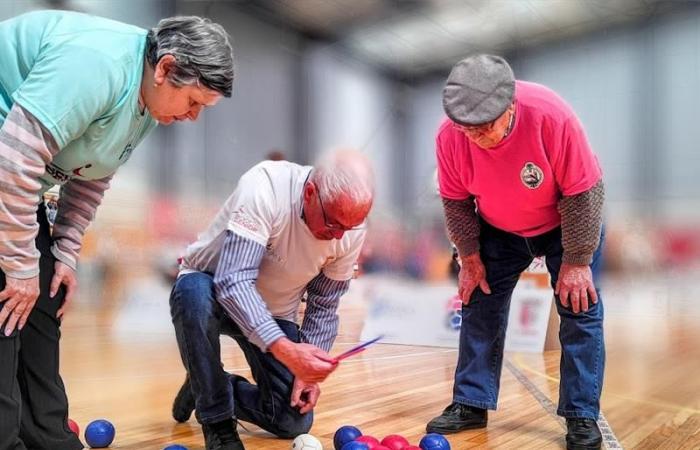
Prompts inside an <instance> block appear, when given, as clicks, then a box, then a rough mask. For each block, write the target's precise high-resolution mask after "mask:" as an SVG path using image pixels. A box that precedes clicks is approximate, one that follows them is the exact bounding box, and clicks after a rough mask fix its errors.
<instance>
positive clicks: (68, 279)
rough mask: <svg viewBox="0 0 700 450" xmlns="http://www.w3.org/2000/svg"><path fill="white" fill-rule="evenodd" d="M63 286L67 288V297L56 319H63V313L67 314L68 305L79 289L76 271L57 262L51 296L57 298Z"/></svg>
mask: <svg viewBox="0 0 700 450" xmlns="http://www.w3.org/2000/svg"><path fill="white" fill-rule="evenodd" d="M61 284H64V285H65V286H66V297H65V299H64V300H63V305H61V308H60V309H59V310H58V312H57V313H56V317H58V318H59V319H60V318H61V317H63V313H64V312H65V310H66V307H67V306H68V303H70V301H71V300H72V299H73V296H74V295H75V292H76V291H77V289H78V279H77V278H76V276H75V270H73V269H72V268H70V267H69V266H68V265H66V264H64V263H62V262H61V261H56V264H54V274H53V278H52V279H51V289H50V294H49V295H50V296H51V297H55V296H56V294H57V293H58V289H59V288H60V287H61Z"/></svg>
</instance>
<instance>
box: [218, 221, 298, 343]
mask: <svg viewBox="0 0 700 450" xmlns="http://www.w3.org/2000/svg"><path fill="white" fill-rule="evenodd" d="M264 252H265V247H264V246H262V245H261V244H259V243H258V242H255V241H254V240H252V239H248V238H245V237H243V236H240V235H238V234H236V233H234V232H232V231H230V230H227V231H226V238H225V240H224V245H223V248H222V249H221V256H220V257H219V264H218V266H217V268H216V273H215V274H214V289H215V292H216V299H217V301H218V302H219V303H220V304H221V306H222V307H223V308H224V310H225V311H226V313H227V314H228V315H229V316H230V317H231V318H232V319H233V321H234V322H236V325H238V327H239V328H240V329H241V331H242V332H243V335H244V336H245V337H246V338H248V340H249V341H250V342H252V343H253V344H255V345H257V346H258V347H260V349H261V350H262V351H267V348H268V347H269V346H270V344H272V343H273V342H275V341H276V340H277V339H279V338H281V337H285V334H284V332H283V331H282V330H281V329H280V327H279V325H277V322H275V319H273V318H272V314H270V311H269V310H268V309H267V305H265V302H264V301H263V299H262V297H261V296H260V293H259V292H258V290H257V289H256V288H255V281H256V280H257V278H258V272H259V268H260V262H261V261H262V257H263V254H264Z"/></svg>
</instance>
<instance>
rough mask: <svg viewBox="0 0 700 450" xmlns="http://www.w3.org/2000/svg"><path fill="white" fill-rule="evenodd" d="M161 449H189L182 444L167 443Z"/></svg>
mask: <svg viewBox="0 0 700 450" xmlns="http://www.w3.org/2000/svg"><path fill="white" fill-rule="evenodd" d="M163 450H189V449H188V448H187V447H183V446H182V445H177V444H175V445H168V446H167V447H165V448H164V449H163Z"/></svg>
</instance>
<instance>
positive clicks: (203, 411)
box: [170, 272, 313, 438]
mask: <svg viewBox="0 0 700 450" xmlns="http://www.w3.org/2000/svg"><path fill="white" fill-rule="evenodd" d="M170 313H171V315H172V319H173V324H174V325H175V334H176V336H177V344H178V347H179V348H180V355H181V356H182V361H183V363H184V364H185V367H186V368H187V372H188V374H189V377H190V382H191V387H192V393H193V395H194V398H195V404H196V413H195V414H196V417H197V420H198V421H199V422H200V423H203V424H209V423H214V422H219V421H221V420H224V419H227V418H229V417H235V418H236V419H240V420H243V421H246V422H251V423H254V424H256V425H258V426H259V427H260V428H262V429H264V430H266V431H269V432H270V433H272V434H275V435H277V436H279V437H283V438H293V437H296V436H297V435H299V434H303V433H307V432H308V431H309V429H310V428H311V424H312V423H313V412H309V413H307V414H300V413H299V410H298V409H297V408H293V407H291V406H290V402H291V396H292V387H293V384H294V375H292V373H291V372H290V371H289V370H288V369H287V368H286V367H285V366H284V365H283V364H282V363H281V362H279V361H278V360H276V359H275V358H274V357H273V356H272V354H270V353H263V352H262V351H261V350H260V348H258V347H257V346H255V345H254V344H252V343H251V342H250V341H248V339H246V337H245V336H244V335H243V333H242V332H241V330H240V328H239V327H238V326H237V325H236V324H235V323H234V322H233V320H232V319H231V318H230V317H229V316H228V315H227V314H226V312H225V311H224V309H223V308H222V307H221V306H220V305H219V303H218V302H217V301H216V299H215V297H214V280H213V278H212V276H211V275H209V274H207V273H201V272H196V273H191V274H187V275H183V276H181V277H179V278H178V279H177V281H176V282H175V286H174V287H173V290H172V293H171V295H170ZM277 324H278V325H279V326H280V328H281V329H282V331H283V332H284V333H285V334H286V335H287V337H288V338H289V339H290V340H292V341H294V342H299V327H298V326H297V324H295V323H294V322H289V321H286V320H277ZM222 334H225V335H228V336H230V337H232V338H233V339H235V340H236V342H237V343H238V345H239V346H240V348H241V350H243V354H244V355H245V358H246V360H247V361H248V365H249V366H250V369H251V371H252V373H253V379H254V380H255V382H256V383H257V384H252V383H250V382H248V380H246V379H245V378H244V377H242V376H240V375H235V374H229V373H227V372H225V371H224V369H223V367H222V363H221V348H220V343H219V336H220V335H222Z"/></svg>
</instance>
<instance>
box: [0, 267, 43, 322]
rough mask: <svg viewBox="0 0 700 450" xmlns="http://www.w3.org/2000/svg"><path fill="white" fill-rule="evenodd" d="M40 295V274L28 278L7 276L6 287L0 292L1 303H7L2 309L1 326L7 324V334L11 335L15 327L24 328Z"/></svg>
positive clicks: (0, 313) (0, 312)
mask: <svg viewBox="0 0 700 450" xmlns="http://www.w3.org/2000/svg"><path fill="white" fill-rule="evenodd" d="M38 297H39V276H38V275H37V276H35V277H33V278H26V279H21V278H12V277H9V276H5V289H3V290H2V292H0V303H3V302H4V303H5V304H4V305H3V308H2V311H0V328H2V326H3V325H5V336H9V335H11V334H12V332H13V331H14V330H15V327H17V329H18V330H21V329H22V328H24V325H25V324H26V323H27V319H28V318H29V313H31V312H32V308H34V305H35V304H36V299H37V298H38ZM5 321H7V323H5Z"/></svg>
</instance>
